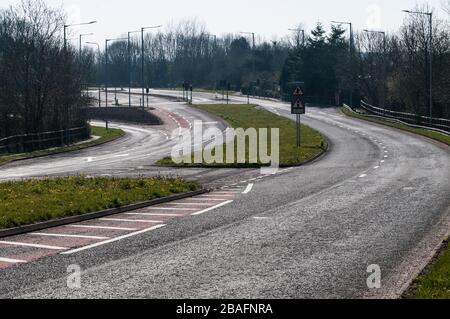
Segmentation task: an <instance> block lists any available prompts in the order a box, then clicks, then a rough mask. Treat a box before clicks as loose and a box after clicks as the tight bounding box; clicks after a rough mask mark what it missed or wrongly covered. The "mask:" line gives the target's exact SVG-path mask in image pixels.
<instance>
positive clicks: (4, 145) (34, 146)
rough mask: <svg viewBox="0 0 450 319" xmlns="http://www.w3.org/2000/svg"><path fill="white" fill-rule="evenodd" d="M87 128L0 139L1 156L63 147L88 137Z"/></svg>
mask: <svg viewBox="0 0 450 319" xmlns="http://www.w3.org/2000/svg"><path fill="white" fill-rule="evenodd" d="M88 135H89V132H88V129H87V127H86V126H83V127H76V128H71V129H69V130H68V140H67V135H66V130H59V131H52V132H42V133H33V134H24V135H15V136H9V137H5V138H2V139H0V154H2V153H3V154H4V153H11V154H14V153H23V152H30V151H34V150H39V149H45V148H50V147H56V146H61V145H64V144H70V143H72V142H75V141H79V140H81V139H83V138H86V137H88Z"/></svg>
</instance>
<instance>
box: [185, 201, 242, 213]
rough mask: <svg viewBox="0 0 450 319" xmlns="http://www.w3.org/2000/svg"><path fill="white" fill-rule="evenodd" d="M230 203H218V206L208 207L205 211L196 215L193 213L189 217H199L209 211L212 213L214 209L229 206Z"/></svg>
mask: <svg viewBox="0 0 450 319" xmlns="http://www.w3.org/2000/svg"><path fill="white" fill-rule="evenodd" d="M232 202H233V201H232V200H229V201H226V202H224V203H220V204H218V205H216V206H214V207H210V208H207V209H205V210H202V211H199V212H197V213H193V214H192V215H191V216H198V215H201V214H204V213H207V212H210V211H212V210H214V209H217V208H220V207H222V206H225V205H228V204H231V203H232Z"/></svg>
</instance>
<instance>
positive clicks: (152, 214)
mask: <svg viewBox="0 0 450 319" xmlns="http://www.w3.org/2000/svg"><path fill="white" fill-rule="evenodd" d="M125 215H129V216H153V217H162V216H167V217H182V216H184V215H183V214H157V213H125Z"/></svg>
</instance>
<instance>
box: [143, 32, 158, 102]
mask: <svg viewBox="0 0 450 319" xmlns="http://www.w3.org/2000/svg"><path fill="white" fill-rule="evenodd" d="M161 27H162V25H155V26H151V27H142V28H141V51H142V52H141V55H142V56H141V72H142V79H141V80H142V109H144V98H145V93H144V85H145V79H144V31H145V30H149V29H158V28H161Z"/></svg>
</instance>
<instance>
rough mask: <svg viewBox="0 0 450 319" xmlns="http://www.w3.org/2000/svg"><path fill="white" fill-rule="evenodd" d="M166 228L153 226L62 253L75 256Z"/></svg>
mask: <svg viewBox="0 0 450 319" xmlns="http://www.w3.org/2000/svg"><path fill="white" fill-rule="evenodd" d="M164 226H166V225H156V226H153V227H150V228H147V229H143V230H140V231H137V232H134V233H131V234H127V235H123V236H119V237H116V238H112V239H108V240H105V241H102V242H99V243H95V244H92V245H89V246H85V247H81V248H77V249H72V250H68V251H65V252H62V253H61V254H62V255H71V254H75V253H78V252H80V251H83V250H87V249H91V248H95V247H99V246H103V245H106V244H110V243H113V242H116V241H119V240H122V239H125V238H129V237H133V236H136V235H140V234H144V233H147V232H149V231H152V230H156V229H158V228H162V227H164Z"/></svg>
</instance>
